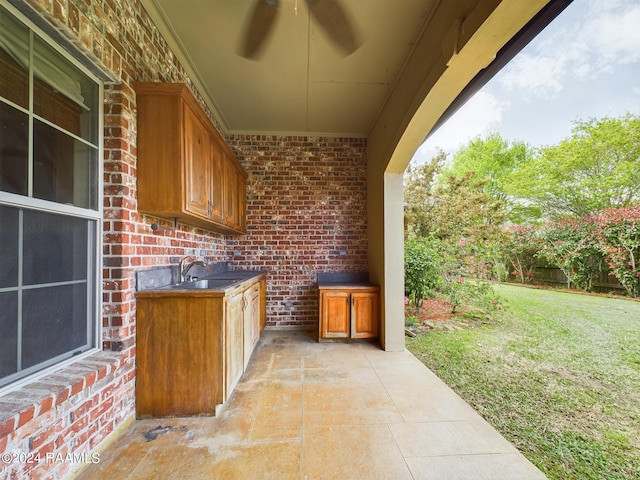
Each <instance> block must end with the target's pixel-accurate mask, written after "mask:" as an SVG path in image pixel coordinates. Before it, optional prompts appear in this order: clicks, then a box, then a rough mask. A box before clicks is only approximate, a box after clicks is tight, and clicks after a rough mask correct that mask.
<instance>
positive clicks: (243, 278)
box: [138, 270, 266, 295]
mask: <svg viewBox="0 0 640 480" xmlns="http://www.w3.org/2000/svg"><path fill="white" fill-rule="evenodd" d="M264 274H266V272H265V271H264V270H227V271H223V272H218V273H214V274H212V275H204V276H202V277H198V278H197V279H194V280H192V281H188V282H183V283H172V284H169V285H163V286H153V287H151V288H148V289H145V290H141V291H138V295H146V294H155V293H167V294H168V293H180V294H184V293H194V294H196V293H197V294H207V293H213V292H218V293H224V292H225V291H226V290H229V289H232V288H235V287H237V286H239V285H241V284H243V283H245V282H247V281H250V280H253V279H257V278H258V277H260V276H262V275H264Z"/></svg>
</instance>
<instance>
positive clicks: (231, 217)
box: [223, 159, 238, 228]
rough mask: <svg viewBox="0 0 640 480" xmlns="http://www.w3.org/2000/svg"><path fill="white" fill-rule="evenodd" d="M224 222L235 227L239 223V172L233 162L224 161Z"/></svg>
mask: <svg viewBox="0 0 640 480" xmlns="http://www.w3.org/2000/svg"><path fill="white" fill-rule="evenodd" d="M223 208H224V222H225V223H226V224H227V225H228V226H230V227H232V228H233V227H234V226H235V225H236V224H237V223H238V172H237V171H236V168H235V166H234V165H233V163H232V162H231V161H230V160H228V159H225V161H224V206H223Z"/></svg>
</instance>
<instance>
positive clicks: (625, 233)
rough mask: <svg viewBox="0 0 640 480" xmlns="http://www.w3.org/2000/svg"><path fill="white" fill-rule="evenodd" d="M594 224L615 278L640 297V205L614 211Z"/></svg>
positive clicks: (602, 216)
mask: <svg viewBox="0 0 640 480" xmlns="http://www.w3.org/2000/svg"><path fill="white" fill-rule="evenodd" d="M591 221H592V222H593V223H594V224H595V238H596V239H597V241H598V245H599V248H600V250H601V251H602V253H603V254H604V255H605V259H606V261H607V263H608V264H609V267H610V268H611V272H612V274H613V275H615V276H616V278H617V279H618V281H619V282H620V284H621V285H622V286H623V287H624V288H625V289H626V290H627V292H628V293H629V295H631V296H632V297H638V296H640V205H636V206H634V207H627V208H610V209H607V210H604V211H603V212H602V213H601V214H599V215H596V216H594V217H592V218H591Z"/></svg>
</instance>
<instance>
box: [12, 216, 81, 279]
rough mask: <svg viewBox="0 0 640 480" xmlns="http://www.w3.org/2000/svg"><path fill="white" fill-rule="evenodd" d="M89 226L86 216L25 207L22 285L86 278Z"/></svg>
mask: <svg viewBox="0 0 640 480" xmlns="http://www.w3.org/2000/svg"><path fill="white" fill-rule="evenodd" d="M88 228H89V221H88V220H85V219H81V218H75V217H65V216H63V215H53V214H50V213H45V212H37V211H31V210H25V211H24V265H23V267H22V268H23V274H22V277H23V278H22V283H23V285H37V284H42V283H54V282H68V281H72V280H87V275H88V274H89V272H88V270H87V245H88V244H87V242H88ZM85 288H86V286H85Z"/></svg>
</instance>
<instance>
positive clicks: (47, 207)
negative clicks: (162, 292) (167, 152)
mask: <svg viewBox="0 0 640 480" xmlns="http://www.w3.org/2000/svg"><path fill="white" fill-rule="evenodd" d="M0 5H1V6H2V7H3V8H4V9H5V10H6V11H8V12H9V14H11V15H13V16H14V17H15V18H16V19H17V20H18V21H19V22H21V23H23V24H24V25H25V26H26V27H27V28H28V29H29V30H30V35H32V36H33V37H36V36H37V37H38V38H39V39H40V40H41V41H42V42H44V43H46V44H47V45H48V46H50V47H51V48H52V49H53V50H55V51H56V53H57V54H58V55H60V56H61V57H63V58H64V59H65V60H67V61H69V62H71V63H72V64H73V65H74V66H75V67H76V68H78V69H79V70H80V71H81V72H82V74H83V75H85V76H86V77H87V78H88V79H90V80H91V81H93V82H95V83H96V85H97V87H98V98H97V105H96V108H97V112H96V114H97V125H96V128H97V129H98V132H97V135H96V144H95V145H94V144H92V143H91V142H88V141H87V140H84V139H82V138H80V137H78V136H75V135H72V134H70V133H69V132H66V131H64V130H62V131H63V132H64V133H65V135H70V136H71V137H72V138H74V139H75V140H78V141H81V142H82V143H84V144H88V145H90V146H91V147H92V148H93V147H94V146H95V147H97V151H96V155H97V176H98V178H97V181H98V182H97V183H98V185H97V198H96V202H97V204H96V207H97V208H96V210H92V209H89V208H80V207H76V206H73V205H67V204H62V203H56V202H52V201H48V200H42V199H38V198H34V197H32V196H23V195H17V194H13V193H8V192H3V191H0V205H5V206H10V207H18V208H21V207H24V208H28V209H32V210H36V211H40V212H45V213H57V214H62V215H66V216H74V217H78V218H82V219H85V220H87V221H89V222H90V223H93V225H94V226H95V227H94V228H93V231H94V237H95V238H94V239H93V241H94V245H93V246H92V245H90V244H89V252H88V253H87V254H88V255H90V254H91V250H93V258H92V259H91V260H93V262H92V263H93V267H94V275H93V278H88V281H89V282H92V285H90V286H89V287H88V291H89V292H91V293H92V294H93V295H94V300H93V308H92V310H93V312H87V314H88V315H90V316H91V317H93V318H92V319H91V318H88V319H87V325H89V324H90V321H92V329H91V330H92V335H91V336H92V339H91V340H92V343H93V346H92V347H90V348H88V349H87V350H85V351H84V352H82V353H80V354H78V355H75V356H72V357H70V358H66V359H64V360H60V361H59V362H56V363H54V364H52V365H50V366H47V367H44V368H41V369H38V370H37V371H36V372H34V373H32V374H27V375H26V376H25V377H23V378H19V379H17V380H15V381H14V382H12V383H9V384H7V385H5V386H3V387H0V397H1V396H3V395H5V394H7V393H9V392H12V391H15V390H18V389H20V388H21V387H23V386H24V385H27V384H29V383H32V382H34V381H37V380H39V379H41V378H43V377H46V376H47V375H50V374H51V373H53V372H56V371H59V370H61V369H63V368H65V367H66V366H68V365H70V364H72V363H74V362H77V361H78V360H81V359H83V358H86V357H88V356H90V355H93V354H95V353H96V352H98V351H101V350H102V311H103V308H102V266H103V261H102V236H103V235H102V234H103V212H104V209H103V199H104V181H103V175H104V118H103V117H104V83H103V81H102V80H101V79H99V78H98V77H97V76H96V75H95V74H93V73H92V72H91V71H89V70H88V69H87V68H86V67H85V66H84V65H83V64H82V63H80V62H79V61H78V60H76V59H75V58H74V57H73V56H72V55H70V54H69V53H68V52H67V51H65V50H64V49H62V48H61V47H60V46H59V45H57V44H56V43H55V42H54V41H53V40H52V39H51V38H50V37H49V36H48V35H47V34H45V33H44V32H43V31H42V29H40V28H39V27H38V26H37V25H35V24H34V23H33V22H32V21H30V20H29V19H28V18H26V17H25V16H24V15H23V14H22V13H21V12H19V11H18V10H16V8H15V7H13V6H12V5H11V4H8V3H7V2H6V1H5V0H0ZM32 76H33V66H32V64H31V62H30V65H29V77H32ZM31 83H33V82H31ZM0 101H1V102H3V103H6V104H8V105H10V106H13V107H15V108H17V109H18V110H20V111H21V112H23V113H26V114H27V115H28V116H29V117H30V118H33V117H34V114H33V108H29V109H28V110H29V111H25V109H24V108H22V107H20V106H18V105H15V104H13V103H11V102H10V101H8V100H7V99H2V100H0ZM32 102H33V89H30V92H29V103H30V104H32ZM39 120H41V121H44V122H45V123H46V124H47V125H50V126H52V127H53V128H55V129H56V130H60V129H59V127H57V126H56V125H54V124H52V123H51V122H48V121H46V120H42V119H40V118H39ZM32 141H33V132H32V131H30V132H29V142H30V143H31V142H32ZM31 154H32V153H31ZM30 163H32V162H30ZM29 168H30V174H29V175H30V178H29V183H30V184H31V183H32V181H33V180H32V178H31V176H32V174H31V166H30V167H29ZM29 193H30V194H31V189H30V191H29ZM92 247H93V248H92ZM88 259H89V258H88ZM90 343H91V342H90ZM51 361H55V358H54V359H52V360H51ZM24 370H27V371H28V370H29V369H28V368H27V369H24Z"/></svg>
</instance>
